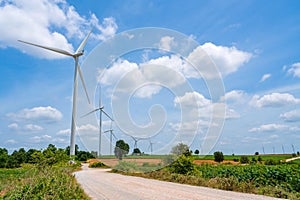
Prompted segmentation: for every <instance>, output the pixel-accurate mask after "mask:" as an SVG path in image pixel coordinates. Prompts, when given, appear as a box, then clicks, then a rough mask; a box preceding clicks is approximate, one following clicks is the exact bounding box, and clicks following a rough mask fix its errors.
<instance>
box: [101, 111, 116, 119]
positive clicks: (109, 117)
mask: <svg viewBox="0 0 300 200" xmlns="http://www.w3.org/2000/svg"><path fill="white" fill-rule="evenodd" d="M101 112H103V113H104V114H105V115H106V116H107V117H108V118H109V119H110V120H111V121H114V120H113V119H112V118H111V117H110V116H109V115H108V114H107V113H106V112H105V111H104V110H103V109H101Z"/></svg>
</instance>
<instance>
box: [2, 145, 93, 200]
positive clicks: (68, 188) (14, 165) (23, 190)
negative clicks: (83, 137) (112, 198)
mask: <svg viewBox="0 0 300 200" xmlns="http://www.w3.org/2000/svg"><path fill="white" fill-rule="evenodd" d="M68 154H69V148H68V147H67V148H66V149H58V148H56V147H55V146H54V145H52V144H49V146H48V147H47V148H46V149H44V150H35V149H30V150H28V151H27V152H26V151H25V150H24V149H23V148H21V149H20V150H19V151H14V152H13V153H12V154H11V155H9V154H8V153H7V150H6V149H3V148H0V160H1V168H0V180H1V181H0V199H22V200H23V199H24V200H25V199H89V197H88V196H87V195H86V194H85V193H84V191H83V190H82V189H81V188H80V186H79V185H78V184H77V182H76V179H75V177H74V176H73V175H72V172H74V171H75V170H78V169H79V167H80V166H81V163H80V161H85V160H86V159H88V158H92V157H93V155H91V154H90V153H89V152H84V151H79V150H78V146H76V156H75V158H76V160H77V164H72V165H70V164H68V161H69V160H70V157H69V155H68Z"/></svg>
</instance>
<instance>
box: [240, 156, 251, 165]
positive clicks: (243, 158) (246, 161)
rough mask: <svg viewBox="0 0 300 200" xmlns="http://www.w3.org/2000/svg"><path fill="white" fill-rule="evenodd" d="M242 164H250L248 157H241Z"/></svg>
mask: <svg viewBox="0 0 300 200" xmlns="http://www.w3.org/2000/svg"><path fill="white" fill-rule="evenodd" d="M240 163H242V164H246V163H249V158H248V157H247V156H241V159H240Z"/></svg>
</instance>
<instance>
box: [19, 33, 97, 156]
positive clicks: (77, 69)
mask: <svg viewBox="0 0 300 200" xmlns="http://www.w3.org/2000/svg"><path fill="white" fill-rule="evenodd" d="M91 32H92V31H90V32H89V33H88V35H87V36H86V37H85V38H84V40H83V41H82V42H81V44H80V45H79V47H78V49H77V50H76V51H75V53H70V52H68V51H65V50H62V49H57V48H53V47H47V46H42V45H38V44H33V43H30V42H25V41H22V40H18V41H19V42H23V43H25V44H29V45H33V46H36V47H39V48H43V49H46V50H49V51H54V52H56V53H59V54H63V55H66V56H70V57H73V58H74V60H75V73H74V86H73V87H74V88H73V108H72V122H71V138H70V156H74V155H75V132H76V109H77V107H76V103H77V100H76V99H77V87H78V79H77V74H78V72H79V75H80V79H81V82H82V85H83V87H84V91H85V93H86V96H87V99H88V102H89V103H90V99H89V96H88V93H87V90H86V86H85V83H84V79H83V75H82V72H81V70H80V65H79V63H78V60H79V57H80V56H82V55H83V53H84V50H83V48H84V46H85V44H86V42H87V40H88V38H89V36H90V34H91Z"/></svg>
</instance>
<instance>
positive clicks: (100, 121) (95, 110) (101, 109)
mask: <svg viewBox="0 0 300 200" xmlns="http://www.w3.org/2000/svg"><path fill="white" fill-rule="evenodd" d="M97 111H100V113H99V115H100V116H99V156H101V143H102V142H101V139H102V138H101V134H102V113H104V114H105V115H106V116H107V117H108V118H109V119H110V120H111V121H114V120H113V118H111V117H110V116H109V115H108V114H107V113H106V112H105V111H104V106H102V103H101V87H99V107H98V108H95V109H94V110H92V111H91V112H89V113H87V114H85V115H83V116H82V117H85V116H87V115H89V114H92V113H93V112H97Z"/></svg>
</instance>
